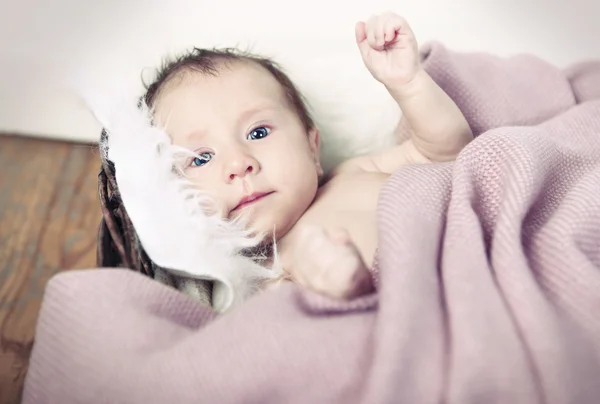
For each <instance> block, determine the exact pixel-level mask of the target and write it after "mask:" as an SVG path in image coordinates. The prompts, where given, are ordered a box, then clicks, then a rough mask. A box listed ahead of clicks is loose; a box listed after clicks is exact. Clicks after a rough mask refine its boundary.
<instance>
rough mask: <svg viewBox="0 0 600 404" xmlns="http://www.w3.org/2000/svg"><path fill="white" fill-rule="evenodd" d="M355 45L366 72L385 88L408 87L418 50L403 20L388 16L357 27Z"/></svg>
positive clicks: (413, 71) (376, 17) (374, 18)
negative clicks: (406, 85) (405, 85)
mask: <svg viewBox="0 0 600 404" xmlns="http://www.w3.org/2000/svg"><path fill="white" fill-rule="evenodd" d="M355 30H356V42H357V44H358V48H359V49H360V53H361V55H362V58H363V61H364V62H365V65H366V66H367V69H369V71H370V72H371V74H372V75H373V77H375V79H376V80H378V81H380V82H381V83H382V84H383V85H385V86H386V87H388V88H390V87H397V86H402V85H404V84H407V83H409V82H410V81H411V80H412V79H414V78H415V76H416V75H417V73H418V71H419V69H420V61H419V49H418V45H417V41H416V39H415V36H414V34H413V32H412V30H411V28H410V26H409V25H408V23H407V22H406V20H405V19H404V18H402V17H400V16H398V15H396V14H394V13H391V12H388V13H384V14H381V15H378V16H374V17H371V18H370V19H369V21H367V23H366V24H365V23H364V22H362V21H361V22H359V23H357V24H356V29H355Z"/></svg>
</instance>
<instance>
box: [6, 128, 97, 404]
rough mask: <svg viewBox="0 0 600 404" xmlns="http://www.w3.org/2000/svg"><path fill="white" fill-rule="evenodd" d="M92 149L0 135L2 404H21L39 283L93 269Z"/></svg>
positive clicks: (41, 288) (94, 174)
mask: <svg viewBox="0 0 600 404" xmlns="http://www.w3.org/2000/svg"><path fill="white" fill-rule="evenodd" d="M99 161H100V160H99V154H98V151H97V149H95V148H94V147H93V146H88V145H76V144H69V143H61V142H52V141H45V140H35V139H28V138H23V137H12V136H6V135H0V404H8V403H10V404H12V403H19V402H20V395H21V391H22V385H23V380H24V377H25V374H26V371H27V363H28V358H29V354H30V352H31V348H32V346H33V336H34V330H35V322H36V319H37V314H38V311H39V308H40V303H41V298H42V293H43V291H44V286H45V284H46V282H47V281H48V279H49V278H50V277H52V275H54V274H56V273H57V272H59V271H63V270H69V269H76V268H90V267H93V266H95V261H96V258H95V250H96V231H97V227H98V224H99V221H100V205H99V202H98V196H97V186H96V180H97V173H98V168H99V164H100V162H99Z"/></svg>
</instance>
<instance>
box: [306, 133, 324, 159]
mask: <svg viewBox="0 0 600 404" xmlns="http://www.w3.org/2000/svg"><path fill="white" fill-rule="evenodd" d="M308 144H309V146H310V151H311V152H312V153H313V154H314V155H316V156H318V155H319V148H320V147H321V135H320V133H319V129H317V128H315V127H313V128H312V129H310V130H309V131H308Z"/></svg>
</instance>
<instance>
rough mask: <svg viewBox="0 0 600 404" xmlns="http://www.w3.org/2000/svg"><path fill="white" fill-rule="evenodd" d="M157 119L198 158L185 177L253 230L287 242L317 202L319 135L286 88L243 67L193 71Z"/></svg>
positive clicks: (174, 85) (158, 108)
mask: <svg viewBox="0 0 600 404" xmlns="http://www.w3.org/2000/svg"><path fill="white" fill-rule="evenodd" d="M155 119H156V120H157V123H158V124H159V125H161V126H162V127H163V128H165V130H166V131H167V133H169V135H170V136H171V138H172V140H173V143H174V144H176V145H179V146H183V147H185V148H187V149H190V150H193V151H195V152H196V153H198V154H199V155H200V156H201V157H202V158H196V159H193V158H192V159H189V161H187V162H186V163H185V164H186V165H185V173H186V175H187V177H188V178H189V179H191V180H192V181H193V182H194V183H195V184H196V185H197V186H198V187H199V188H200V189H202V190H204V191H207V192H208V193H210V194H211V195H212V196H213V197H215V199H216V200H217V201H218V202H219V204H220V207H221V208H222V211H223V216H224V217H227V218H234V217H237V216H239V215H241V214H244V215H248V217H249V219H250V224H251V226H252V228H253V229H255V230H257V231H260V232H265V233H267V234H272V233H273V230H275V231H276V237H278V238H279V237H282V236H284V235H285V234H286V233H287V232H288V231H289V230H290V229H291V227H292V226H293V225H294V224H295V223H296V222H297V221H298V219H299V218H300V217H301V216H302V214H303V213H304V212H305V211H306V209H307V208H308V207H309V206H310V204H311V203H312V201H313V199H314V197H315V195H316V192H317V188H318V176H319V175H320V174H321V169H320V166H319V163H318V161H319V160H318V155H319V135H318V132H317V131H316V130H311V131H309V132H308V133H307V132H306V130H305V129H304V126H303V125H302V122H301V121H300V119H299V118H298V117H297V115H296V113H295V111H294V110H293V109H291V108H290V107H289V105H288V103H287V102H286V99H285V93H284V90H283V89H282V87H281V86H280V84H279V83H278V82H277V81H276V80H275V79H274V78H273V77H272V76H271V75H270V73H269V72H267V71H266V70H264V69H263V68H262V67H261V66H259V65H256V64H253V63H249V62H238V63H233V64H231V65H230V66H225V67H222V68H220V71H219V74H218V75H216V76H211V75H203V74H200V73H194V72H189V73H187V74H186V75H185V77H184V78H183V79H181V80H179V79H175V80H173V81H172V82H171V83H168V84H167V86H166V87H165V88H164V89H163V92H162V93H161V95H160V97H159V99H158V101H157V103H156V105H155Z"/></svg>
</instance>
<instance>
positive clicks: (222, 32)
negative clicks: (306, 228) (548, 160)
mask: <svg viewBox="0 0 600 404" xmlns="http://www.w3.org/2000/svg"><path fill="white" fill-rule="evenodd" d="M367 3H368V4H367ZM0 7H1V8H0V132H17V133H23V134H28V135H35V136H45V137H54V138H61V139H73V140H86V141H95V140H96V139H97V138H98V130H99V128H98V126H97V124H96V122H95V121H94V119H93V118H92V116H91V114H89V113H88V112H87V111H86V109H85V108H84V107H83V106H82V105H81V104H80V103H79V102H78V99H77V98H76V97H75V95H74V94H73V93H71V92H69V91H68V90H67V87H65V86H64V82H65V80H66V79H68V78H69V77H72V76H74V75H80V74H82V72H83V73H85V75H87V77H88V78H91V79H93V80H94V82H96V83H97V84H98V83H99V84H101V85H103V84H111V85H114V83H121V82H123V81H124V82H125V83H127V86H125V87H124V88H123V90H124V91H126V90H127V91H128V90H131V91H137V92H141V90H142V87H141V79H140V77H141V74H142V71H146V72H148V71H149V68H151V67H153V66H156V64H157V63H159V62H160V60H161V57H163V56H165V55H168V54H172V53H174V52H177V51H180V50H182V49H183V48H185V47H189V46H194V45H195V46H199V47H206V46H209V47H210V46H234V45H240V46H242V47H247V46H248V45H250V46H252V49H253V50H254V51H255V52H264V53H267V54H268V55H269V56H272V57H275V59H279V60H282V61H285V60H286V59H289V58H294V60H296V61H298V60H304V61H306V63H308V61H309V60H311V59H312V58H314V57H318V56H322V55H327V54H328V53H330V52H332V51H340V50H345V51H348V52H354V51H355V50H354V42H353V41H354V36H353V35H354V33H353V32H354V31H353V30H354V23H355V21H357V20H358V19H365V18H367V17H368V16H369V15H371V14H373V13H377V12H380V11H385V10H393V11H396V12H398V13H400V14H402V15H404V16H405V17H406V18H407V19H408V20H409V22H410V23H411V25H412V27H413V30H414V31H415V33H416V35H417V38H418V39H419V42H421V43H423V42H426V41H429V40H433V39H435V40H438V41H440V42H442V43H444V44H445V45H446V46H448V47H450V48H452V49H456V50H468V51H472V50H474V51H489V52H493V53H496V54H499V55H511V54H514V53H520V52H528V53H533V54H536V55H538V56H540V57H542V58H544V59H546V60H548V61H550V62H552V63H555V64H558V65H560V66H565V65H568V64H569V63H572V62H574V61H577V60H580V59H584V58H600V2H599V1H597V0H573V1H570V2H568V1H566V0H546V1H543V0H521V1H518V0H502V1H497V0H412V1H397V0H396V1H387V0H371V1H370V2H368V0H363V1H352V0H350V1H342V0H298V1H287V0H279V1H277V0H251V1H249V0H229V1H221V2H218V0H194V1H191V0H162V1H159V0H143V1H142V0H129V1H125V0H121V1H119V0H95V1H89V0H18V1H17V0H12V1H8V0H0ZM358 62H360V61H359V60H358ZM295 63H298V62H295ZM338 68H339V69H343V68H344V63H340V66H330V69H331V70H332V71H328V72H323V74H329V75H332V74H333V75H334V74H335V72H334V71H333V70H335V69H338ZM144 69H145V70H144Z"/></svg>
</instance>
